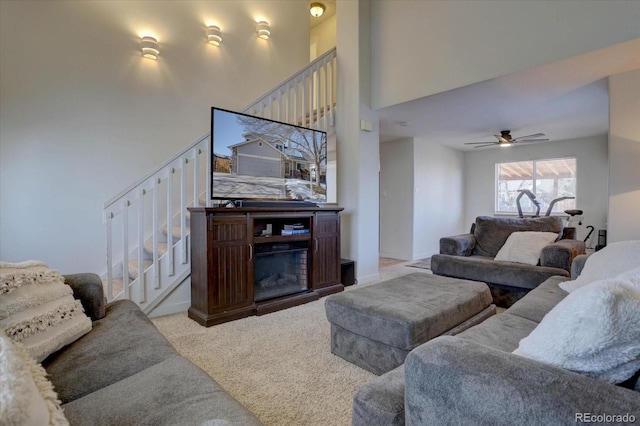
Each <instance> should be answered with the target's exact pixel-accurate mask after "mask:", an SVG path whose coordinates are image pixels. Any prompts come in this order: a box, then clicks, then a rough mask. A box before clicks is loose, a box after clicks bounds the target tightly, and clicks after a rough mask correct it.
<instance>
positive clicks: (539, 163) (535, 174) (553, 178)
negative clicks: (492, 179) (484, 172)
mask: <svg viewBox="0 0 640 426" xmlns="http://www.w3.org/2000/svg"><path fill="white" fill-rule="evenodd" d="M523 189H528V190H530V191H531V192H532V193H534V194H535V195H536V200H537V201H539V202H540V215H544V214H545V212H546V211H547V208H548V207H549V204H550V203H551V201H552V200H554V199H556V198H560V197H575V196H576V159H575V158H556V159H550V160H530V161H516V162H511V163H497V164H496V206H495V213H496V214H501V213H502V214H510V213H518V206H517V204H516V198H517V197H518V195H519V194H520V191H521V190H523ZM520 206H521V208H522V212H523V213H524V214H525V215H530V214H532V213H534V212H535V211H536V207H535V206H534V205H533V203H532V202H531V201H530V199H529V197H527V196H523V197H522V198H520ZM575 206H576V200H575V199H571V200H563V201H560V202H558V203H556V204H555V205H554V207H553V213H562V212H563V211H565V210H568V209H575Z"/></svg>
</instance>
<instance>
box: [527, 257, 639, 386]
mask: <svg viewBox="0 0 640 426" xmlns="http://www.w3.org/2000/svg"><path fill="white" fill-rule="evenodd" d="M514 353H515V354H517V355H521V356H524V357H527V358H531V359H535V360H538V361H541V362H546V363H549V364H552V365H555V366H557V367H561V368H566V369H569V370H573V371H576V372H579V373H584V374H587V375H590V376H593V377H597V378H600V379H602V380H605V381H607V382H609V383H621V382H623V381H625V380H627V379H629V378H631V377H632V376H633V375H634V374H635V372H636V371H638V370H639V369H640V267H639V268H636V269H633V270H630V271H627V272H624V273H622V274H620V275H618V276H616V277H613V278H608V279H606V280H601V281H596V282H593V283H591V284H589V285H587V286H585V287H582V288H580V289H578V290H576V291H574V292H572V293H571V294H569V295H568V296H567V297H566V298H565V299H563V300H562V301H561V302H560V303H558V304H557V305H556V306H555V307H554V308H553V309H551V310H550V311H549V313H547V315H545V317H544V319H543V320H542V321H541V322H540V324H539V325H538V326H537V327H536V328H535V330H533V331H532V332H531V334H530V335H529V336H527V337H526V338H524V339H522V340H521V341H520V345H519V347H518V349H517V350H516V351H514Z"/></svg>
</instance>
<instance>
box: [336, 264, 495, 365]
mask: <svg viewBox="0 0 640 426" xmlns="http://www.w3.org/2000/svg"><path fill="white" fill-rule="evenodd" d="M325 311H326V315H327V319H328V320H329V322H330V323H331V352H332V353H333V354H335V355H337V356H339V357H341V358H343V359H345V360H347V361H349V362H351V363H353V364H355V365H357V366H359V367H361V368H364V369H365V370H367V371H370V372H372V373H374V374H377V375H380V374H383V373H386V372H387V371H390V370H392V369H394V368H396V367H397V366H399V365H401V364H403V363H404V359H405V358H406V357H407V355H408V354H409V352H410V351H411V350H412V349H413V348H415V347H416V346H419V345H421V344H422V343H424V342H426V341H428V340H431V339H433V338H434V337H437V336H440V335H442V334H457V333H459V332H461V331H463V330H466V329H467V328H469V327H471V326H473V325H476V324H478V323H480V322H482V321H484V320H485V319H486V318H488V317H490V316H491V315H494V314H495V312H496V307H495V305H493V304H492V298H491V292H490V290H489V287H487V285H486V284H485V283H481V282H477V281H469V280H462V279H458V278H449V277H443V276H439V275H432V274H427V273H420V272H416V273H412V274H408V275H404V276H401V277H398V278H394V279H391V280H388V281H384V282H381V283H378V284H373V285H370V286H366V287H363V288H357V289H354V290H351V291H345V292H343V293H339V294H333V295H331V296H329V297H328V298H327V299H326V300H325Z"/></svg>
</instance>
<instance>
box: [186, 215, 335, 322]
mask: <svg viewBox="0 0 640 426" xmlns="http://www.w3.org/2000/svg"><path fill="white" fill-rule="evenodd" d="M342 210H343V209H342V208H339V207H334V208H332V207H316V206H300V207H233V208H227V207H197V208H190V209H189V211H190V212H191V219H190V220H191V307H190V308H189V318H191V319H193V320H195V321H197V322H198V323H199V324H201V325H203V326H206V327H209V326H211V325H215V324H220V323H223V322H226V321H231V320H235V319H239V318H244V317H247V316H250V315H263V314H267V313H270V312H274V311H278V310H280V309H286V308H289V307H292V306H296V305H299V304H302V303H306V302H310V301H312V300H317V299H318V298H320V297H322V296H326V295H329V294H332V293H337V292H340V291H343V290H344V286H343V285H342V284H341V283H340V280H341V278H340V277H341V275H340V212H341V211H342ZM283 234H285V235H283Z"/></svg>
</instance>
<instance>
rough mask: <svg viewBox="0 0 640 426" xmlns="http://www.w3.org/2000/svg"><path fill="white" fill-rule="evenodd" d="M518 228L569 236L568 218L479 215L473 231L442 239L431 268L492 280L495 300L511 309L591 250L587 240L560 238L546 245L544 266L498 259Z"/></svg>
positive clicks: (566, 272) (566, 274)
mask: <svg viewBox="0 0 640 426" xmlns="http://www.w3.org/2000/svg"><path fill="white" fill-rule="evenodd" d="M517 231H544V232H553V233H557V234H558V235H559V236H562V235H564V234H563V224H562V220H561V219H560V218H559V217H557V216H545V217H537V218H524V219H520V218H498V217H490V216H478V217H477V218H476V221H475V223H474V224H473V226H472V230H471V232H470V233H469V234H462V235H454V236H451V237H444V238H441V239H440V254H436V255H433V256H432V257H431V270H432V271H433V273H434V274H436V275H443V276H447V277H454V278H462V279H466V280H472V281H481V282H484V283H487V285H488V286H489V288H490V289H491V294H492V295H493V302H494V303H495V304H496V305H498V306H503V307H509V306H511V305H512V304H513V303H515V302H516V301H517V300H518V299H520V298H522V297H523V296H524V295H525V294H527V293H528V292H529V291H530V290H531V289H533V288H535V287H536V286H538V285H539V284H540V283H542V282H543V281H545V280H546V279H547V278H549V277H552V276H563V277H569V274H570V271H571V262H572V261H573V259H574V258H575V257H576V256H577V255H580V254H584V253H585V244H584V242H583V241H578V240H574V239H559V240H558V241H556V242H555V243H553V244H549V245H547V246H546V247H544V248H543V249H542V252H541V253H540V262H539V264H538V265H527V264H523V263H516V262H505V261H498V260H494V257H495V256H496V254H497V253H498V251H499V250H500V248H501V247H502V246H503V245H504V243H505V241H506V240H507V238H508V237H509V235H511V233H513V232H517Z"/></svg>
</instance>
